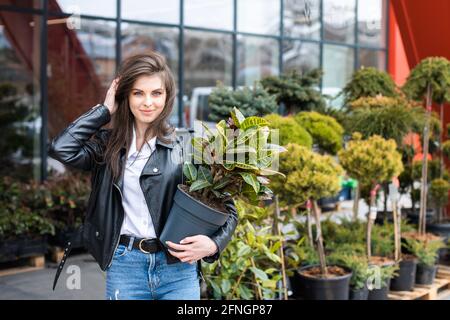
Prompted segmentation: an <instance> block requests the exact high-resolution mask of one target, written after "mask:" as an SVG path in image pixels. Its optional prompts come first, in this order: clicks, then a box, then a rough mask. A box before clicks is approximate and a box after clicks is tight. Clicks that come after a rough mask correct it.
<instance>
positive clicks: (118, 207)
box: [48, 105, 237, 272]
mask: <svg viewBox="0 0 450 320" xmlns="http://www.w3.org/2000/svg"><path fill="white" fill-rule="evenodd" d="M110 119H111V116H110V112H109V110H108V108H107V107H105V106H104V105H97V106H95V107H94V108H92V109H91V110H89V111H88V112H86V113H85V114H83V115H82V116H80V117H79V118H78V119H77V120H75V121H74V122H72V123H71V124H70V125H69V126H68V127H67V128H66V129H64V130H63V131H62V132H61V133H60V134H59V135H58V136H57V137H56V138H55V139H53V141H52V143H51V145H50V146H49V149H48V153H49V155H50V156H51V157H52V158H55V159H56V160H59V161H60V162H62V163H63V164H66V165H68V166H71V167H74V168H78V169H83V170H88V171H91V173H92V178H91V182H92V189H91V195H90V198H89V202H88V207H87V212H86V218H85V222H84V225H83V228H82V229H81V230H80V233H81V235H82V240H83V244H84V246H85V247H86V248H87V249H88V251H89V253H91V254H92V256H93V257H94V258H95V260H96V261H97V263H98V264H99V266H100V268H101V269H102V270H103V271H105V270H106V269H107V268H108V267H109V266H110V264H111V261H112V258H113V255H114V251H115V249H116V247H117V246H118V243H119V237H120V229H121V226H122V222H123V219H124V210H123V206H122V194H121V189H122V184H123V176H122V177H120V178H118V179H117V180H116V181H113V179H112V175H111V172H110V170H109V169H108V168H107V167H106V164H105V163H104V162H103V161H102V160H103V159H102V154H103V151H104V148H105V143H106V141H107V139H108V136H109V134H110V131H109V130H107V129H101V127H102V126H104V125H105V124H107V123H108V122H109V121H110ZM94 136H95V138H94V139H91V138H93V137H94ZM171 141H172V142H171V143H164V142H162V141H160V140H159V139H157V140H156V151H155V152H153V153H152V155H151V156H150V158H149V160H148V162H147V163H146V165H145V167H144V169H143V170H142V173H141V177H140V179H139V181H140V184H141V188H142V191H143V193H144V196H145V199H146V202H147V204H148V209H149V212H150V215H151V218H152V221H153V224H154V227H155V232H156V235H157V237H159V235H160V234H161V232H162V228H163V226H164V223H165V221H166V219H167V216H168V214H169V211H170V209H171V206H172V202H173V196H174V195H175V192H176V190H177V185H178V184H179V183H181V175H182V146H181V144H180V143H179V141H178V139H173V138H172V139H171ZM125 153H126V150H125V147H124V148H123V149H122V150H121V161H125ZM154 168H157V169H158V170H153V169H154ZM154 171H156V172H154ZM226 207H227V209H228V211H229V213H230V215H229V218H228V220H227V222H226V223H225V225H224V226H222V227H221V228H220V229H219V230H218V231H217V232H216V233H215V234H214V235H213V236H212V237H211V239H212V240H213V241H214V242H215V243H216V244H217V246H218V248H219V251H218V252H217V253H216V254H215V255H213V256H210V257H205V258H203V260H204V261H206V262H210V263H211V262H214V261H215V260H217V259H218V258H219V255H220V252H221V251H222V250H223V249H224V248H225V246H226V245H227V244H228V242H229V241H230V239H231V236H232V234H233V232H234V230H235V228H236V225H237V213H236V209H235V207H234V203H232V202H229V203H227V204H226ZM165 253H166V256H167V261H168V263H175V262H179V260H178V259H177V258H175V257H173V256H172V255H171V254H169V253H168V252H167V251H165ZM64 260H65V257H64V258H63V261H62V262H63V263H64ZM60 269H62V266H61V265H60ZM58 271H59V272H60V270H58Z"/></svg>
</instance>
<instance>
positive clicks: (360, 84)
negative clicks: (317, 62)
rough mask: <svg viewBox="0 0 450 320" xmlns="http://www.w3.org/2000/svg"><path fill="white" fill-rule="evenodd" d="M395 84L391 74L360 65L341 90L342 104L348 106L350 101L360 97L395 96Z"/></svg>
mask: <svg viewBox="0 0 450 320" xmlns="http://www.w3.org/2000/svg"><path fill="white" fill-rule="evenodd" d="M396 88H397V86H396V85H395V82H394V81H393V80H392V78H391V76H390V75H389V74H388V73H386V72H384V71H380V70H378V69H375V68H373V67H368V68H366V67H362V68H361V69H359V70H357V71H355V72H354V73H353V75H352V78H351V79H350V81H349V82H348V83H347V85H346V86H345V87H344V89H343V90H342V94H343V95H344V105H345V106H348V105H349V104H350V103H351V102H352V101H355V100H357V99H359V98H362V97H375V96H377V95H382V96H385V97H396V96H397V90H396Z"/></svg>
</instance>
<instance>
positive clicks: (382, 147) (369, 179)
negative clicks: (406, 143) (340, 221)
mask: <svg viewBox="0 0 450 320" xmlns="http://www.w3.org/2000/svg"><path fill="white" fill-rule="evenodd" d="M339 159H340V161H341V164H342V166H343V167H344V168H345V170H346V171H347V173H348V174H349V175H350V176H351V177H354V178H355V179H357V180H358V182H359V185H360V186H361V188H364V187H365V188H368V189H369V188H370V189H371V192H370V200H369V201H368V203H369V204H370V208H371V209H370V212H369V218H368V219H367V220H368V221H367V237H366V239H367V256H368V257H369V259H370V257H371V229H372V225H373V223H374V221H375V218H376V216H373V215H372V211H374V210H376V208H375V197H376V192H377V190H378V187H379V185H378V184H379V183H383V182H388V181H390V180H391V179H392V178H394V177H396V176H398V175H399V174H400V173H401V172H402V171H403V164H402V161H401V155H400V153H399V152H398V151H397V144H396V143H395V141H394V140H385V139H383V138H381V137H380V136H377V135H374V136H372V137H370V138H369V139H367V140H361V134H359V133H356V134H353V140H352V141H350V142H349V143H348V145H347V148H346V149H345V150H341V151H340V152H339ZM362 190H364V189H362ZM358 200H359V199H355V201H358ZM375 212H376V211H375ZM356 216H357V208H356V210H355V212H354V216H353V217H354V219H355V220H356Z"/></svg>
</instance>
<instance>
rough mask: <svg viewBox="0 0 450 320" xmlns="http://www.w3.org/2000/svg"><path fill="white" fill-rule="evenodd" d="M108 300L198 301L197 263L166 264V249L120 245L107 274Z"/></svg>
mask: <svg viewBox="0 0 450 320" xmlns="http://www.w3.org/2000/svg"><path fill="white" fill-rule="evenodd" d="M106 299H107V300H199V299H200V282H199V273H198V270H197V263H194V264H189V263H187V262H178V263H174V264H167V260H166V255H165V254H164V252H163V251H159V252H156V253H144V252H142V251H140V250H137V249H132V248H131V247H130V246H128V247H126V246H124V245H121V244H120V245H119V246H118V247H117V249H116V251H115V252H114V257H113V261H112V264H111V266H110V267H109V268H108V269H107V273H106Z"/></svg>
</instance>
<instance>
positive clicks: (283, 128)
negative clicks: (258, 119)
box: [264, 113, 313, 148]
mask: <svg viewBox="0 0 450 320" xmlns="http://www.w3.org/2000/svg"><path fill="white" fill-rule="evenodd" d="M264 119H266V120H267V122H269V123H270V127H271V128H272V129H278V139H279V140H280V143H279V144H280V145H282V146H285V145H287V144H288V143H296V144H299V145H301V146H305V147H307V148H311V146H312V143H313V140H312V137H311V135H310V134H309V133H308V131H306V129H305V128H303V127H302V126H301V125H299V124H298V122H296V121H295V119H294V118H293V117H292V116H287V117H282V116H280V115H278V114H275V113H272V114H268V115H266V116H265V117H264Z"/></svg>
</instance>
